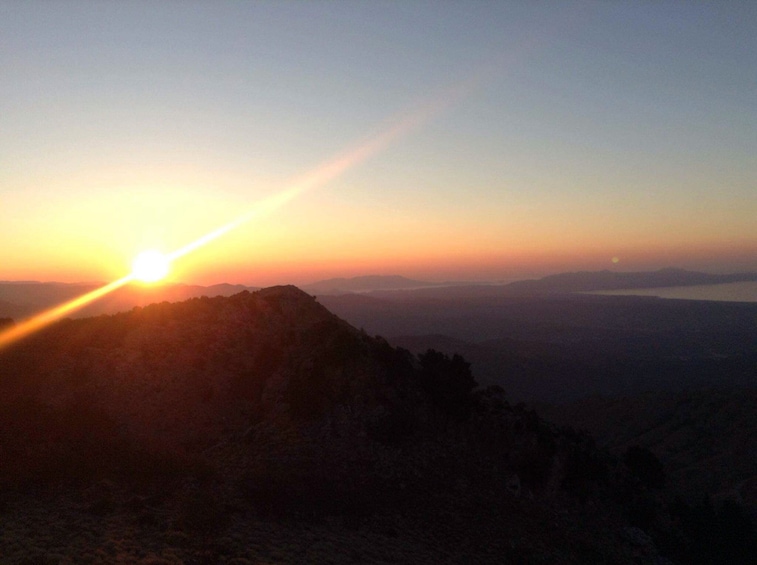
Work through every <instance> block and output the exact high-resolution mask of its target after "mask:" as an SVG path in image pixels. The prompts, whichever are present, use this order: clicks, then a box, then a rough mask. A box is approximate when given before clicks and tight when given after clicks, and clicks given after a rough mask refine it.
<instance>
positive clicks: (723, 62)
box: [0, 1, 757, 284]
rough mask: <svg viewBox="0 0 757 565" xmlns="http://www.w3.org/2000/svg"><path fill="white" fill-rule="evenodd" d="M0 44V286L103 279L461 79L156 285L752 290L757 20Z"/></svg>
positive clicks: (168, 32)
mask: <svg viewBox="0 0 757 565" xmlns="http://www.w3.org/2000/svg"><path fill="white" fill-rule="evenodd" d="M0 37H2V43H0V77H2V80H0V108H2V111H0V238H2V240H3V241H6V242H8V243H6V244H5V245H3V248H2V249H0V279H6V280H7V279H18V278H24V279H46V280H49V279H56V280H68V281H75V280H92V279H97V280H106V279H108V278H110V277H117V276H119V273H122V272H123V269H125V268H128V267H127V266H128V263H129V261H130V260H131V257H133V256H134V255H135V254H136V253H137V252H139V251H140V250H141V249H143V248H146V247H157V248H160V249H163V250H165V251H170V250H171V249H176V248H178V247H180V246H182V245H184V244H186V243H187V242H188V241H191V240H193V239H194V238H197V237H200V236H202V235H203V234H204V233H207V232H208V231H210V230H213V229H214V228H216V227H218V226H219V225H222V224H224V223H226V222H229V221H231V220H233V219H234V218H236V217H237V216H238V215H239V213H240V211H244V210H246V209H248V208H249V207H251V206H254V205H255V203H256V202H258V201H259V200H260V199H262V198H266V197H269V196H271V195H273V194H276V193H277V192H278V191H281V190H283V189H285V188H286V187H287V186H288V183H291V181H292V179H293V178H297V177H298V176H300V175H302V174H307V173H308V172H309V171H311V170H313V169H314V168H317V167H319V166H320V165H322V164H323V163H327V162H329V161H330V160H331V159H333V158H334V156H335V155H339V154H341V153H342V152H344V151H345V150H349V149H350V148H352V147H355V146H356V145H359V144H360V143H361V142H363V141H364V140H366V139H370V138H371V136H372V135H376V134H378V133H380V132H382V131H384V130H385V128H387V127H391V125H392V124H394V123H396V122H397V121H398V120H399V121H401V120H402V119H404V118H406V117H407V116H409V115H410V116H412V115H413V114H414V113H415V112H420V111H422V110H423V108H426V107H427V106H429V105H430V104H434V103H435V102H436V101H438V100H439V99H440V98H444V96H445V94H444V93H445V92H447V91H448V90H449V89H450V88H455V87H456V86H459V85H461V84H463V83H466V81H471V79H472V77H478V78H477V80H476V81H474V82H473V83H472V84H474V85H475V86H474V87H472V88H470V89H469V90H468V91H467V93H466V94H465V95H464V96H461V97H458V98H456V99H455V100H454V101H453V102H452V103H449V104H447V105H445V106H444V109H443V110H442V111H441V112H438V113H436V114H434V115H433V117H432V119H429V120H425V121H424V122H423V123H422V125H421V126H420V127H418V128H415V129H413V130H412V131H409V132H407V133H406V134H403V135H401V136H398V137H397V138H395V139H393V141H392V142H391V143H390V144H388V145H387V146H386V147H384V148H382V150H381V151H379V152H377V153H376V154H373V155H371V156H370V157H368V158H367V159H364V160H361V161H360V162H358V163H355V164H354V165H353V166H352V167H350V168H348V169H347V170H345V171H344V172H343V173H342V174H340V175H339V176H337V177H336V178H333V179H331V180H329V182H327V183H324V184H323V185H322V186H319V187H317V188H316V189H314V190H309V191H308V192H306V193H303V194H302V195H301V196H298V197H297V198H296V199H294V200H292V201H291V202H290V203H288V204H287V205H286V206H284V207H282V208H281V209H279V210H277V211H276V212H275V213H273V214H271V215H270V216H268V217H265V218H261V219H259V220H256V221H253V222H249V223H248V224H246V225H244V226H242V227H240V228H238V229H235V230H233V231H232V232H230V233H229V234H228V235H225V236H224V237H223V238H219V239H218V240H217V241H214V242H213V243H212V244H209V245H208V246H207V248H203V249H202V250H200V251H198V252H197V253H195V254H193V255H192V256H191V257H189V256H188V257H186V258H185V259H184V260H183V261H182V264H177V265H176V266H175V267H176V269H175V271H174V275H175V276H176V277H177V278H178V279H181V280H186V281H187V282H204V283H210V282H221V281H222V280H223V281H228V282H243V283H251V284H266V283H274V282H307V281H308V280H312V279H315V278H319V277H326V276H355V275H363V274H371V273H379V274H395V273H397V274H405V275H408V276H416V277H425V278H430V279H436V280H441V279H447V278H470V279H510V278H518V277H519V276H523V275H529V276H530V275H533V274H547V273H549V272H555V271H558V270H575V269H584V268H587V269H594V268H619V269H627V270H638V269H647V268H658V267H665V266H683V267H689V268H700V269H709V270H720V271H722V270H747V269H752V270H754V269H757V227H755V226H756V225H757V222H755V221H754V218H755V217H757V196H756V194H757V193H756V192H755V188H756V184H757V183H756V182H755V181H756V180H757V159H755V155H757V7H755V4H754V3H751V2H732V3H729V2H710V3H707V2H701V3H687V2H567V1H566V2H450V3H446V2H161V3H151V2H63V1H59V2H38V3H22V2H15V1H11V2H7V1H5V2H2V1H0ZM612 258H618V259H619V261H618V262H616V263H612V262H611V260H612ZM177 263H178V262H177Z"/></svg>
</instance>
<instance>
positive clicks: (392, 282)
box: [301, 275, 439, 294]
mask: <svg viewBox="0 0 757 565" xmlns="http://www.w3.org/2000/svg"><path fill="white" fill-rule="evenodd" d="M438 285H439V283H430V282H425V281H417V280H413V279H408V278H406V277H401V276H399V275H388V276H382V275H367V276H363V277H352V278H335V279H326V280H323V281H317V282H314V283H311V284H306V285H303V286H302V287H301V288H302V290H304V291H306V292H310V293H318V294H344V293H345V292H369V291H372V290H398V289H408V288H423V287H428V286H438Z"/></svg>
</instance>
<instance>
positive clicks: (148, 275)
mask: <svg viewBox="0 0 757 565" xmlns="http://www.w3.org/2000/svg"><path fill="white" fill-rule="evenodd" d="M169 263H170V261H169V260H168V257H166V256H165V255H163V254H162V253H161V252H160V251H156V250H155V249H150V250H148V251H143V252H142V253H140V254H139V255H137V256H136V257H135V258H134V262H133V263H132V264H131V268H132V271H131V275H132V277H134V278H135V279H136V280H138V281H141V282H144V283H152V282H157V281H159V280H160V279H162V278H163V277H165V276H166V275H167V274H168V267H169Z"/></svg>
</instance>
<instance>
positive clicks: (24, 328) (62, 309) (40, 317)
mask: <svg viewBox="0 0 757 565" xmlns="http://www.w3.org/2000/svg"><path fill="white" fill-rule="evenodd" d="M133 279H134V277H133V275H131V274H130V275H127V276H125V277H123V278H121V279H118V280H117V281H113V282H112V283H109V284H106V285H105V286H101V287H100V288H96V289H95V290H93V291H91V292H88V293H87V294H83V295H82V296H79V297H77V298H74V299H73V300H69V301H68V302H65V303H64V304H61V305H60V306H56V307H55V308H51V309H50V310H46V311H45V312H42V313H41V314H37V315H36V316H34V317H32V318H29V319H28V320H26V321H25V322H21V323H20V324H16V325H15V326H13V327H12V328H10V329H9V330H6V331H4V332H0V349H3V348H5V347H7V346H8V345H10V344H11V343H13V342H15V341H18V340H20V339H23V338H25V337H27V336H29V335H30V334H33V333H34V332H36V331H39V330H41V329H42V328H44V327H45V326H48V325H50V324H51V323H53V322H55V321H56V320H59V319H61V318H62V317H63V316H66V315H67V314H70V313H72V312H75V311H76V310H79V309H80V308H83V307H84V306H86V305H87V304H89V303H90V302H94V301H95V300H97V299H98V298H102V297H103V296H105V295H106V294H110V293H111V292H113V291H114V290H116V289H118V288H121V287H122V286H124V285H125V284H127V283H129V282H131V281H132V280H133Z"/></svg>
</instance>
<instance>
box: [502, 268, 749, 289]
mask: <svg viewBox="0 0 757 565" xmlns="http://www.w3.org/2000/svg"><path fill="white" fill-rule="evenodd" d="M751 281H757V273H733V274H726V275H718V274H712V273H701V272H697V271H687V270H685V269H674V268H666V269H660V270H658V271H640V272H628V273H623V272H616V271H608V270H604V271H579V272H575V273H560V274H558V275H551V276H548V277H543V278H541V279H534V280H524V281H516V282H512V283H510V284H508V285H505V286H506V287H507V288H508V289H509V290H513V291H523V292H591V291H595V290H623V289H635V288H663V287H669V286H696V285H706V284H724V283H734V282H751Z"/></svg>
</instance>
